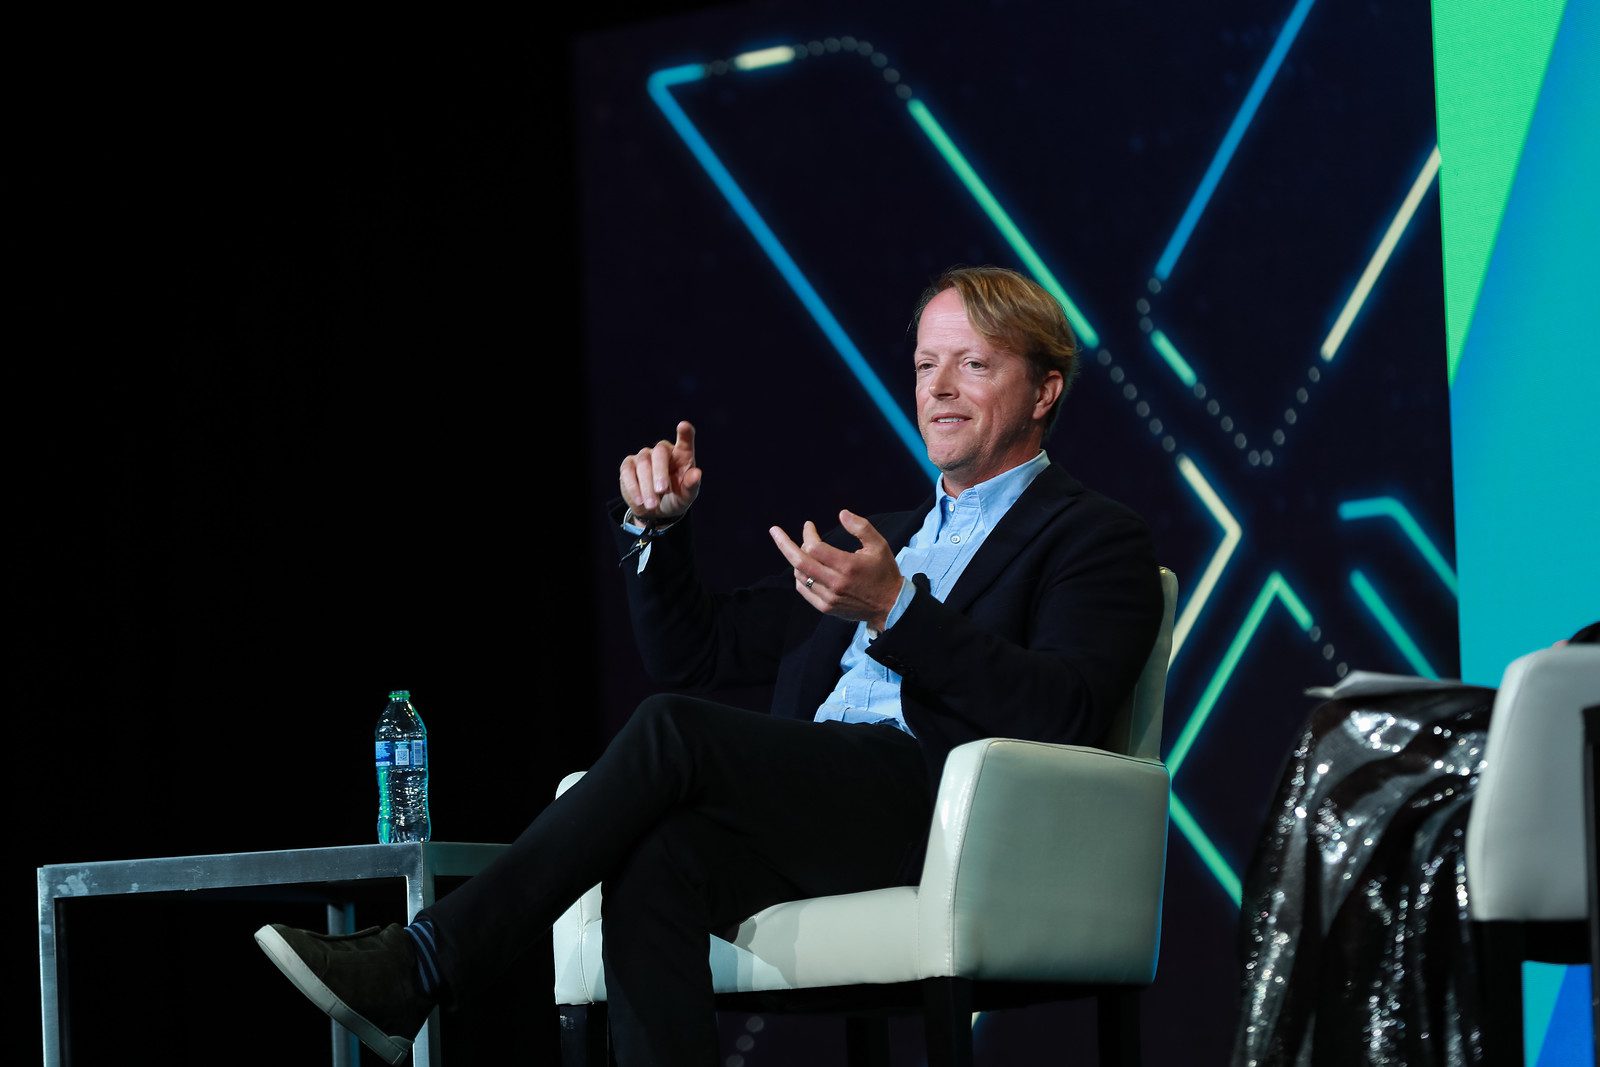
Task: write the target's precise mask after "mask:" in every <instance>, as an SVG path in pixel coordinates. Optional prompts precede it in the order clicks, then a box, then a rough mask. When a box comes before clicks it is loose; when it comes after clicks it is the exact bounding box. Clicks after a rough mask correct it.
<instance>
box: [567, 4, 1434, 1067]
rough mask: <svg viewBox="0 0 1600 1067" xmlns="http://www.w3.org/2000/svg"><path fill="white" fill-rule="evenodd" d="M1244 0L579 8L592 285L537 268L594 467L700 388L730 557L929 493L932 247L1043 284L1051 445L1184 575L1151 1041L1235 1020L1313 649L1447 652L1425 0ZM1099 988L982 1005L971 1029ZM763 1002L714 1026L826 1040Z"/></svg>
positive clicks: (617, 715)
mask: <svg viewBox="0 0 1600 1067" xmlns="http://www.w3.org/2000/svg"><path fill="white" fill-rule="evenodd" d="M1228 7H1229V10H1228V11H1227V12H1226V13H1219V12H1218V11H1216V10H1214V9H1212V8H1210V7H1207V6H1205V5H1199V6H1197V5H1184V4H1176V3H1173V4H1161V5H1137V6H1136V5H1110V6H1099V7H1098V9H1096V10H1083V9H1082V8H1083V6H1082V5H1071V6H1068V5H1051V4H1015V3H1013V4H1004V5H998V4H997V5H990V6H983V7H973V6H971V5H959V6H957V5H926V4H922V5H904V6H900V5H873V6H872V7H871V8H869V9H865V10H864V9H863V8H862V7H861V6H860V5H853V4H840V3H808V4H805V5H800V4H785V3H769V4H761V5H749V6H734V7H723V8H717V9H714V10H707V11H701V12H698V13H694V14H689V15H683V16H678V17H674V18H671V19H666V20H662V21H658V22H654V23H650V24H647V25H641V26H637V27H630V28H624V29H618V30H613V31H608V32H605V33H603V34H595V35H591V36H588V37H586V38H584V39H583V40H582V41H581V42H580V43H579V46H578V49H577V53H576V59H575V70H576V77H577V91H576V97H577V103H578V108H579V113H578V124H579V133H580V141H581V153H580V188H581V189H582V191H583V203H582V222H583V231H584V250H585V256H584V262H583V264H582V267H581V269H582V272H583V282H584V287H585V292H586V294H587V296H586V303H585V306H583V307H582V308H573V309H555V310H556V313H568V314H571V315H581V316H582V319H583V323H584V328H585V335H586V341H585V349H584V351H583V353H582V354H581V356H582V358H583V359H584V360H585V361H586V365H587V368H588V373H589V383H590V393H591V410H590V412H589V415H590V420H591V438H590V442H589V447H590V451H591V454H592V455H593V457H594V461H593V462H594V469H593V478H594V481H595V484H596V486H597V496H598V495H600V494H601V493H603V492H604V491H605V490H606V488H607V487H609V486H611V485H613V484H614V478H615V465H616V462H617V461H618V460H619V459H620V458H621V456H622V455H623V454H624V453H626V452H630V451H633V450H635V449H637V448H639V447H640V446H642V445H645V444H648V443H651V442H653V441H654V440H656V439H657V438H659V437H662V436H668V435H670V433H671V430H672V427H673V425H674V423H675V422H676V420H678V419H680V418H689V419H692V420H694V421H695V422H696V424H697V426H698V427H699V430H700V455H701V462H702V465H703V466H704V468H705V471H706V485H705V490H704V493H703V495H702V497H701V500H700V502H699V503H698V504H697V505H696V507H697V509H698V510H699V511H700V515H699V519H698V520H697V522H698V528H699V531H700V532H699V538H698V539H699V541H700V546H701V550H702V553H703V562H704V568H705V571H706V573H707V577H708V579H709V580H711V581H712V582H714V583H718V584H724V585H728V584H734V583H739V582H744V581H749V580H752V579H754V578H755V577H757V576H759V575H762V574H765V573H768V572H771V571H774V570H778V569H781V568H782V566H783V564H782V561H781V560H780V559H779V558H778V557H777V555H776V553H775V552H774V550H773V549H772V547H771V544H770V542H769V540H768V538H767V535H766V532H765V531H766V529H767V527H768V526H769V525H771V524H773V523H778V524H781V525H783V526H785V527H786V528H789V529H790V530H791V531H792V530H795V529H797V528H798V527H799V526H800V524H801V523H802V522H803V521H804V520H806V519H808V518H810V519H814V520H816V521H818V522H819V523H825V522H829V521H830V520H831V517H832V516H835V515H836V514H837V512H838V510H839V509H840V508H843V507H848V508H851V509H853V510H856V511H860V512H873V511H879V510H886V509H892V508H901V507H911V506H915V505H916V504H917V502H918V501H919V500H921V499H923V498H924V497H925V496H926V495H927V493H928V491H929V489H930V485H931V477H932V475H931V472H930V470H929V468H928V467H927V465H926V461H925V458H924V456H923V454H922V449H921V446H920V442H919V441H918V439H917V436H916V432H915V429H914V426H913V425H912V423H911V421H910V418H909V415H910V411H911V405H910V396H911V387H912V381H911V373H910V342H909V335H908V333H907V325H908V321H909V317H910V313H911V310H912V306H913V303H914V301H915V299H916V296H917V294H918V293H919V291H920V290H921V288H922V286H923V285H924V284H926V282H927V281H928V280H929V279H930V278H931V277H932V276H933V275H934V274H936V273H937V272H938V271H939V270H940V269H942V268H943V267H945V266H948V265H950V264H953V263H961V262H965V263H980V262H987V263H999V264H1004V265H1009V266H1013V267H1016V268H1018V269H1020V270H1023V271H1025V272H1027V273H1028V274H1030V275H1032V276H1033V277H1035V278H1037V279H1038V280H1039V281H1040V282H1041V283H1043V284H1044V285H1045V286H1046V287H1047V288H1049V289H1050V290H1051V292H1053V293H1054V294H1056V296H1057V297H1058V298H1059V299H1060V300H1061V301H1062V303H1063V305H1064V306H1065V307H1066V309H1067V311H1068V314H1069V316H1070V317H1071V319H1072V321H1073V323H1074V325H1075V326H1076V328H1077V330H1078V332H1079V334H1080V335H1081V337H1082V339H1083V341H1084V349H1085V357H1084V369H1083V373H1082V375H1081V377H1080V380H1079V382H1078V384H1077V386H1076V387H1075V391H1074V392H1073V394H1072V395H1071V396H1070V397H1069V399H1068V401H1067V406H1066V408H1065V409H1064V414H1063V417H1062V420H1061V425H1060V426H1059V427H1058V429H1057V431H1056V434H1055V436H1054V438H1053V439H1052V440H1051V442H1050V443H1049V450H1050V452H1051V455H1052V457H1053V459H1054V460H1055V461H1056V462H1059V463H1062V464H1064V465H1065V466H1067V467H1068V468H1069V469H1071V470H1072V471H1073V472H1074V473H1075V474H1076V475H1077V476H1079V477H1080V478H1082V479H1083V480H1084V481H1085V482H1087V483H1088V484H1089V485H1091V486H1093V487H1095V488H1097V489H1099V490H1101V491H1102V492H1105V493H1107V494H1109V495H1111V496H1114V497H1117V498H1119V499H1121V500H1123V501H1125V502H1127V503H1128V504H1130V505H1132V506H1133V507H1135V508H1137V509H1138V510H1139V511H1140V512H1142V513H1143V514H1144V515H1145V516H1146V517H1147V518H1148V519H1149V521H1150V523H1151V525H1152V527H1153V529H1154V531H1155V535H1156V542H1157V550H1158V553H1159V556H1160V559H1161V560H1162V562H1163V563H1164V564H1165V565H1167V566H1168V567H1170V568H1171V569H1172V570H1174V571H1175V572H1176V573H1177V575H1178V578H1179V582H1180V587H1181V593H1180V599H1179V604H1178V621H1177V629H1176V633H1175V639H1174V655H1173V661H1172V670H1171V677H1170V687H1169V690H1168V698H1167V708H1166V728H1165V742H1164V751H1165V754H1166V758H1167V761H1168V764H1169V766H1170V767H1171V769H1172V771H1173V775H1174V777H1173V783H1174V799H1173V804H1172V816H1173V833H1172V838H1171V843H1170V847H1169V881H1168V887H1167V898H1166V900H1167V903H1166V911H1165V927H1164V931H1165V936H1164V943H1163V957H1162V961H1161V969H1160V975H1159V978H1158V980H1157V983H1156V986H1155V988H1154V990H1153V991H1152V992H1151V993H1150V994H1149V995H1147V998H1146V1001H1145V1005H1146V1010H1147V1012H1148V1015H1147V1028H1146V1040H1147V1042H1148V1043H1149V1046H1148V1048H1149V1054H1150V1056H1151V1060H1152V1062H1197V1063H1199V1062H1218V1061H1220V1060H1221V1059H1223V1058H1224V1057H1225V1055H1226V1048H1227V1045H1228V1042H1229V1039H1230V1037H1231V1031H1232V1016H1233V1011H1234V999H1235V998H1234V991H1235V987H1236V979H1237V974H1236V966H1235V964H1234V962H1233V961H1234V960H1235V958H1236V955H1237V952H1236V946H1235V937H1236V930H1237V919H1238V901H1239V895H1240V887H1239V878H1240V873H1241V871H1242V870H1243V868H1244V867H1245V865H1246V864H1247V862H1248V860H1249V857H1250V854H1251V850H1252V849H1253V847H1254V843H1255V840H1256V837H1257V835H1258V833H1259V830H1260V827H1261V822H1262V817H1263V813H1264V810H1265V806H1266V803H1267V800H1268V797H1269V794H1270V792H1271V790H1272V789H1273V787H1274V786H1275V784H1276V780H1277V777H1278V774H1279V772H1280V769H1281V767H1282V763H1283V760H1284V758H1285V756H1286V754H1287V751H1288V748H1289V745H1290V742H1291V739H1292V738H1293V737H1294V736H1295V735H1296V734H1297V733H1298V731H1299V729H1300V727H1301V725H1302V723H1303V721H1304V718H1305V716H1306V714H1307V712H1308V711H1309V710H1310V708H1311V706H1312V701H1311V700H1310V699H1308V698H1306V697H1304V696H1303V695H1302V690H1303V689H1304V688H1305V687H1307V686H1312V685H1322V684H1327V683H1330V682H1332V681H1334V680H1336V679H1337V678H1338V677H1339V676H1341V675H1342V674H1343V673H1345V672H1346V671H1347V670H1350V669H1355V668H1364V669H1371V670H1382V671H1392V672H1400V673H1416V674H1424V675H1437V676H1447V677H1448V676H1455V675H1457V674H1458V673H1459V665H1458V657H1457V642H1456V584H1457V583H1456V575H1455V571H1454V555H1455V553H1454V539H1453V534H1452V522H1451V514H1452V497H1451V490H1450V441H1449V428H1448V402H1447V391H1446V378H1445V366H1446V363H1445V344H1444V338H1445V327H1444V318H1443V297H1442V292H1441V283H1440V252H1439V240H1440V238H1439V214H1438V199H1437V185H1436V181H1437V173H1438V167H1439V155H1438V150H1437V146H1436V139H1435V131H1434V117H1433V116H1434V112H1433V81H1432V66H1431V49H1430V37H1429V25H1428V12H1427V10H1426V8H1425V7H1419V6H1418V5H1415V4H1402V3H1380V4H1371V5H1366V6H1363V7H1361V8H1360V9H1352V8H1350V7H1348V6H1339V5H1332V4H1317V3H1315V2H1314V0H1299V2H1283V0H1278V2H1271V3H1253V4H1236V5H1229V6H1228ZM597 510H598V509H597ZM594 522H595V530H594V532H593V536H595V537H596V538H600V537H603V536H605V534H604V531H603V529H602V527H603V520H602V519H601V518H600V517H599V516H598V515H597V516H596V518H595V520H594ZM594 582H595V596H596V598H597V600H598V602H599V603H600V604H601V605H602V607H601V611H600V630H599V634H598V637H597V640H599V641H600V642H601V644H602V646H603V649H602V651H603V655H604V657H605V660H606V662H607V663H608V664H609V665H610V669H608V670H607V671H606V675H605V678H604V679H603V681H602V690H603V696H604V702H605V714H606V715H607V721H608V725H609V726H610V727H615V725H616V724H617V723H619V722H620V721H621V720H622V719H623V718H624V717H625V716H626V715H627V714H628V712H629V711H630V710H631V708H632V706H633V705H634V704H635V703H636V702H637V701H638V700H639V699H640V698H641V697H642V696H644V695H646V694H647V693H648V692H649V691H650V683H649V681H648V679H646V678H645V677H644V676H643V675H642V673H641V672H640V669H639V667H638V662H637V657H636V656H635V654H634V653H633V651H632V646H631V640H630V638H629V636H628V630H627V623H626V619H625V616H624V614H623V612H622V604H621V595H620V589H619V585H618V582H617V578H616V574H615V566H614V564H611V563H610V562H608V561H604V560H602V561H601V562H600V563H599V564H598V565H597V571H596V573H595V575H594ZM726 697H727V698H728V699H730V700H732V701H735V702H738V701H748V702H752V703H754V704H756V705H757V706H759V703H760V702H761V701H762V700H763V694H761V693H735V694H726ZM1083 1019H1084V1015H1083V1013H1082V1009H1081V1008H1061V1009H1038V1010H1033V1011H1028V1012H1020V1013H1002V1014H997V1015H993V1016H987V1017H984V1018H983V1019H981V1020H980V1021H979V1022H978V1023H977V1027H978V1031H977V1044H978V1049H979V1056H980V1057H981V1058H982V1059H983V1061H984V1062H993V1063H1001V1062H1025V1060H1024V1057H1025V1056H1032V1055H1034V1054H1036V1053H1040V1052H1042V1051H1044V1050H1045V1049H1047V1048H1048V1049H1053V1048H1055V1047H1057V1046H1058V1045H1059V1044H1060V1043H1062V1042H1063V1041H1065V1042H1067V1043H1068V1044H1069V1045H1071V1044H1072V1043H1074V1042H1085V1041H1087V1038H1085V1037H1082V1036H1078V1034H1077V1033H1076V1032H1070V1031H1071V1028H1072V1027H1073V1026H1076V1024H1077V1023H1078V1022H1080V1021H1082V1020H1083ZM751 1025H752V1023H751V1022H747V1021H744V1020H729V1021H728V1022H727V1026H726V1030H727V1038H728V1049H727V1054H728V1056H729V1057H730V1059H729V1061H728V1062H729V1063H730V1065H731V1067H739V1065H740V1064H748V1065H755V1064H765V1063H772V1064H778V1063H804V1062H812V1060H810V1059H808V1057H809V1056H814V1055H816V1054H817V1053H818V1050H819V1049H822V1048H824V1047H829V1048H832V1047H834V1045H836V1043H837V1041H838V1040H839V1035H838V1034H836V1033H835V1032H834V1031H833V1030H831V1029H828V1028H826V1027H822V1026H819V1025H815V1024H812V1023H808V1022H805V1021H791V1020H779V1019H771V1020H764V1021H763V1022H762V1023H761V1025H760V1028H759V1029H750V1026H751ZM830 1042H831V1043H833V1044H829V1043H830ZM736 1061H737V1062H736Z"/></svg>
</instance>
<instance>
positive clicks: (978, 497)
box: [933, 449, 1050, 522]
mask: <svg viewBox="0 0 1600 1067" xmlns="http://www.w3.org/2000/svg"><path fill="white" fill-rule="evenodd" d="M1049 465H1050V457H1049V455H1047V454H1046V453H1045V452H1044V451H1043V450H1042V449H1041V450H1040V452H1039V454H1038V455H1037V456H1034V457H1033V458H1032V459H1030V460H1028V462H1026V463H1019V464H1017V465H1016V466H1015V467H1012V468H1011V469H1010V470H1008V471H1006V472H1004V473H1002V474H997V475H995V476H994V477H993V478H990V479H989V480H988V481H986V482H979V483H978V484H977V485H974V486H971V487H970V488H968V489H967V490H966V491H965V492H964V493H962V494H961V496H960V498H956V497H953V496H951V495H950V494H949V493H947V492H945V491H944V477H943V476H942V475H934V478H933V492H934V497H935V500H936V503H935V504H934V507H935V508H936V509H937V510H938V513H939V517H940V519H941V520H943V518H944V517H945V516H946V515H948V514H950V513H951V512H952V511H953V510H956V509H966V508H968V507H973V508H976V509H977V511H978V516H979V517H980V518H982V519H983V520H984V521H985V522H988V521H990V519H991V518H993V519H995V520H998V518H999V516H1001V515H1004V514H1005V513H1006V512H1007V511H1009V510H1011V505H1012V504H1015V503H1016V502H1017V500H1018V499H1019V498H1020V497H1021V496H1022V494H1023V492H1024V491H1026V490H1027V488H1028V486H1030V485H1032V484H1033V480H1034V479H1035V478H1037V477H1038V476H1039V472H1040V471H1042V470H1044V469H1045V468H1046V467H1048V466H1049ZM952 504H953V505H954V508H952V506H951V505H952Z"/></svg>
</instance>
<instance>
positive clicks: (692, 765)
mask: <svg viewBox="0 0 1600 1067" xmlns="http://www.w3.org/2000/svg"><path fill="white" fill-rule="evenodd" d="M930 801H931V798H930V793H929V789H928V781H927V771H926V768H925V765H924V763H923V759H922V754H921V751H920V747H919V745H918V743H917V741H916V740H915V739H913V738H912V737H910V736H909V735H907V734H906V733H904V732H902V731H900V730H897V729H895V728H893V727H890V726H880V725H870V726H869V725H846V724H843V723H832V722H830V723H815V722H802V721H798V720H794V719H778V718H773V717H771V716H768V715H764V714H759V713H756V712H751V711H744V710H742V709H739V708H732V707H727V706H725V705H721V704H714V703H711V702H709V701H704V700H697V699H694V698H691V697H683V696H675V695H663V696H655V697H651V698H650V699H648V700H646V701H645V702H644V703H643V704H641V705H640V706H639V708H638V710H637V711H635V712H634V714H633V717H632V718H631V719H630V720H629V721H628V723H627V724H626V725H625V726H624V727H623V728H622V730H620V731H619V732H618V733H617V736H616V737H615V738H614V739H613V740H612V742H611V744H610V745H609V746H608V747H607V749H606V751H605V753H604V754H603V755H602V756H601V757H600V759H599V760H598V761H597V762H596V763H595V765H594V767H593V768H591V769H590V771H589V773H588V774H586V775H585V776H584V777H583V779H582V780H581V781H579V782H578V783H577V784H576V785H574V786H573V787H572V788H571V789H569V790H568V791H567V792H566V793H564V794H562V795H561V796H560V797H557V798H556V799H555V801H554V802H552V803H551V804H550V806H549V807H547V808H546V809H545V810H544V811H543V812H542V813H540V815H539V816H538V817H537V818H536V819H534V821H533V822H532V823H531V824H530V825H529V826H528V828H527V830H525V831H523V833H522V835H521V836H519V837H518V838H517V840H516V842H515V843H514V844H513V845H512V846H511V848H510V849H508V850H507V851H506V852H505V853H504V854H503V855H502V856H501V857H500V858H499V859H497V860H495V862H494V863H493V864H491V865H490V866H489V867H487V868H486V869H485V870H484V871H483V872H482V873H481V874H479V875H478V876H477V877H476V878H472V879H470V880H469V881H467V882H465V883H463V884H462V885H461V886H460V887H459V888H458V889H456V890H455V891H454V892H452V893H449V894H447V895H446V896H444V897H443V898H441V899H440V900H439V901H438V902H437V903H435V904H434V905H433V906H432V907H431V908H428V909H427V910H426V911H425V912H424V913H423V914H424V915H426V916H427V917H428V918H430V919H431V920H432V921H433V924H434V929H435V932H436V936H437V941H438V946H439V964H440V969H441V971H442V972H443V975H444V979H445V983H446V986H447V989H448V991H449V992H448V996H449V997H450V998H452V999H461V998H464V997H470V996H471V993H472V989H473V988H474V986H478V985H481V984H482V983H484V982H488V981H491V980H493V978H494V977H495V976H496V975H498V974H499V973H501V972H502V971H503V970H504V969H505V968H506V967H507V966H509V965H510V964H511V963H512V961H513V960H515V959H516V958H517V956H518V955H520V954H521V953H522V951H523V950H524V949H525V948H526V947H527V946H528V945H530V944H532V943H534V942H535V941H536V940H537V939H538V938H540V937H541V935H542V934H543V933H544V932H545V931H547V930H548V929H549V927H550V925H551V923H553V922H554V921H555V919H556V917H557V916H559V915H560V914H561V912H563V911H564V910H566V908H567V907H569V906H570V905H571V904H572V902H573V901H574V900H576V899H577V898H578V896H579V895H580V894H582V893H583V892H585V891H586V890H587V889H588V888H589V887H590V886H592V885H594V884H595V883H596V882H601V883H603V894H604V901H603V904H602V921H603V923H604V930H605V939H604V957H605V968H606V989H607V998H608V1001H609V1017H610V1020H611V1032H612V1042H613V1045H614V1047H615V1049H616V1053H617V1059H618V1062H619V1064H622V1065H624V1067H634V1065H642V1064H672V1065H677V1064H686V1065H693V1067H709V1065H713V1064H716V1063H717V1062H718V1050H717V1033H716V1024H715V1016H714V1014H713V1010H712V993H711V971H710V965H709V962H708V959H707V945H706V936H707V934H708V933H714V932H726V931H727V930H728V929H729V928H730V927H732V926H734V925H735V924H737V923H739V922H741V921H742V920H744V919H746V918H748V917H749V916H750V915H752V914H754V913H755V912H757V911H759V910H760V909H762V908H764V907H766V906H767V905H769V904H775V903H778V902H780V901H784V900H795V899H800V898H804V897H812V896H824V895H828V894H833V893H850V892H857V891H860V890H865V889H878V888H882V887H884V886H890V885H896V884H901V883H903V882H906V881H915V877H916V872H914V871H908V870H907V860H908V858H910V857H911V856H913V855H914V854H916V853H917V852H918V851H920V848H921V846H922V844H923V843H924V842H925V840H926V838H927V832H928V822H929V818H930V815H931V810H930V809H931V802H930Z"/></svg>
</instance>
